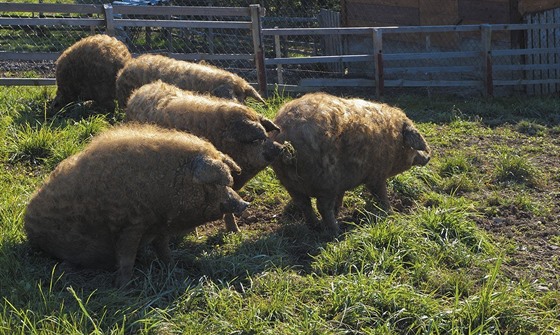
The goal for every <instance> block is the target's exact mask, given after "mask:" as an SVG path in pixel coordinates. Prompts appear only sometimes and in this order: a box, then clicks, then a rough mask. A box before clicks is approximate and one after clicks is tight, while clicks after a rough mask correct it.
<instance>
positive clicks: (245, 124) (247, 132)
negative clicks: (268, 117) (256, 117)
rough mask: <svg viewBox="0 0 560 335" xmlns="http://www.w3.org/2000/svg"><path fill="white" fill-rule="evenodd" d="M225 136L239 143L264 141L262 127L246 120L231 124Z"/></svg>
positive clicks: (264, 136)
mask: <svg viewBox="0 0 560 335" xmlns="http://www.w3.org/2000/svg"><path fill="white" fill-rule="evenodd" d="M227 135H228V136H231V137H232V138H233V139H235V140H237V141H239V142H241V143H251V142H253V141H256V140H264V139H266V133H265V132H264V131H263V129H262V127H261V126H259V124H258V123H256V122H253V121H247V120H243V121H235V122H232V123H231V124H230V126H229V129H228V134H227Z"/></svg>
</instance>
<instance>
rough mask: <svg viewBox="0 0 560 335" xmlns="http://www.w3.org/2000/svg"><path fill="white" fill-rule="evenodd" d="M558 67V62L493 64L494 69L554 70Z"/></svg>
mask: <svg viewBox="0 0 560 335" xmlns="http://www.w3.org/2000/svg"><path fill="white" fill-rule="evenodd" d="M558 68H560V62H559V63H550V64H513V65H494V71H496V72H497V71H531V70H555V69H558Z"/></svg>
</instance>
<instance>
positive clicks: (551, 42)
mask: <svg viewBox="0 0 560 335" xmlns="http://www.w3.org/2000/svg"><path fill="white" fill-rule="evenodd" d="M525 21H526V22H527V23H536V24H547V23H560V8H556V9H551V10H547V11H544V12H540V13H533V14H527V15H526V16H525ZM526 41H527V45H526V48H527V49H533V50H535V51H539V50H544V49H560V28H558V27H546V26H545V28H538V29H531V30H528V31H527V38H526ZM526 63H527V64H529V65H532V70H529V71H527V79H529V80H540V81H542V82H543V83H542V84H535V85H528V86H527V93H529V94H536V95H539V94H551V93H558V92H560V84H558V83H557V80H558V78H559V77H560V65H559V64H560V53H558V52H556V53H554V54H552V53H535V54H532V55H528V56H527V58H526ZM547 81H550V82H549V83H547ZM555 81H556V82H555Z"/></svg>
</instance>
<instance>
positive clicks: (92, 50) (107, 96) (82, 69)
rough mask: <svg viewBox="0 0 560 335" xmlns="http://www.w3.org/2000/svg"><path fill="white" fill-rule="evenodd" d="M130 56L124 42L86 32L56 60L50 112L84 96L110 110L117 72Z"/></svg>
mask: <svg viewBox="0 0 560 335" xmlns="http://www.w3.org/2000/svg"><path fill="white" fill-rule="evenodd" d="M131 59H132V56H131V54H130V52H129V51H128V48H127V46H126V45H125V44H124V43H122V42H121V41H119V40H117V39H116V38H114V37H111V36H108V35H102V34H100V35H93V36H89V37H86V38H83V39H81V40H79V41H78V42H76V43H75V44H73V45H72V46H70V47H69V48H68V49H66V50H65V51H64V52H63V53H62V55H60V57H59V58H58V59H57V61H56V85H57V93H56V97H55V99H54V101H53V104H52V106H51V110H52V112H56V111H58V110H59V109H60V108H62V107H64V106H65V105H67V104H68V103H71V102H75V101H85V100H93V101H94V102H95V103H97V104H98V105H99V106H100V107H101V108H104V109H107V110H108V111H112V110H113V109H114V108H115V103H114V100H115V97H116V91H115V82H116V79H117V73H118V71H119V70H120V69H122V68H123V67H124V65H125V64H126V63H127V62H128V61H130V60H131Z"/></svg>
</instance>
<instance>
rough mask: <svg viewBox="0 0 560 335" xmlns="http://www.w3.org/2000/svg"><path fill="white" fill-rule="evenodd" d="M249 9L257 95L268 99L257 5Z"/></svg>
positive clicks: (260, 24) (259, 16)
mask: <svg viewBox="0 0 560 335" xmlns="http://www.w3.org/2000/svg"><path fill="white" fill-rule="evenodd" d="M250 8H251V35H252V37H253V54H254V55H255V68H256V70H257V80H258V83H259V88H258V90H259V93H260V94H261V95H262V96H263V98H266V97H268V91H267V89H266V66H265V61H264V58H265V55H264V42H263V36H262V33H261V31H262V23H261V14H260V13H259V8H260V6H259V5H250Z"/></svg>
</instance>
